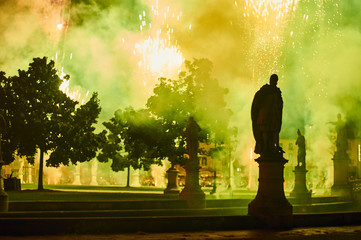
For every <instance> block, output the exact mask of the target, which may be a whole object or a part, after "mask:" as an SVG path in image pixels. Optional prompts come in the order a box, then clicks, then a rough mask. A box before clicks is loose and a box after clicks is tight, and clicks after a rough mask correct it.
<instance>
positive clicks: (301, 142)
mask: <svg viewBox="0 0 361 240" xmlns="http://www.w3.org/2000/svg"><path fill="white" fill-rule="evenodd" d="M297 134H298V137H297V140H296V145H297V146H298V152H297V167H302V168H303V169H306V141H305V137H304V136H303V135H302V134H301V131H300V129H298V130H297Z"/></svg>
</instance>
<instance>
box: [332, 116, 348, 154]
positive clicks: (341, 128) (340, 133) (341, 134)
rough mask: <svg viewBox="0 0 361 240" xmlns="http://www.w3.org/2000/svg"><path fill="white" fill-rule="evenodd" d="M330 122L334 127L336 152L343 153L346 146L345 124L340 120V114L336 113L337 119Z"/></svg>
mask: <svg viewBox="0 0 361 240" xmlns="http://www.w3.org/2000/svg"><path fill="white" fill-rule="evenodd" d="M330 123H331V124H333V125H335V128H336V134H337V136H336V147H337V152H339V153H345V152H346V151H347V148H348V143H347V132H346V124H345V122H344V121H343V120H342V116H341V114H340V113H339V114H337V121H336V122H330Z"/></svg>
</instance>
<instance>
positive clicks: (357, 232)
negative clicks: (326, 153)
mask: <svg viewBox="0 0 361 240" xmlns="http://www.w3.org/2000/svg"><path fill="white" fill-rule="evenodd" d="M87 239H92V240H93V239H94V240H116V239H120V240H138V239H141V240H142V239H143V240H156V239H167V240H196V239H197V240H198V239H199V240H206V239H209V240H210V239H216V240H225V239H231V240H233V239H245V240H252V239H262V240H278V239H286V240H287V239H290V240H291V239H292V240H303V239H312V240H326V239H327V240H346V239H347V240H356V239H357V240H359V239H361V226H346V227H322V228H320V227H319V228H296V229H292V230H286V231H270V230H242V231H202V232H180V233H144V232H138V233H133V234H116V235H64V236H23V237H7V236H2V237H1V240H87Z"/></svg>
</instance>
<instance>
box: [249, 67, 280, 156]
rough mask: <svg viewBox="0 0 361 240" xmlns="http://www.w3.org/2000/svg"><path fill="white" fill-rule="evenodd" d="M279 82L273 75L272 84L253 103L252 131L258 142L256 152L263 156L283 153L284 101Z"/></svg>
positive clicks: (261, 91) (257, 94)
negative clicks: (281, 140) (281, 137)
mask: <svg viewBox="0 0 361 240" xmlns="http://www.w3.org/2000/svg"><path fill="white" fill-rule="evenodd" d="M277 82H278V76H277V75H276V74H272V75H271V77H270V84H265V85H263V86H262V87H261V88H260V90H258V91H257V92H256V94H255V96H254V98H253V102H252V109H251V117H252V129H253V135H254V138H255V140H256V146H255V150H254V152H255V153H257V154H261V155H262V154H263V153H280V152H283V150H282V148H281V147H280V146H279V132H280V131H281V125H282V110H283V100H282V95H281V90H280V89H279V88H278V87H277Z"/></svg>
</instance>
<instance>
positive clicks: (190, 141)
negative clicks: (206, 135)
mask: <svg viewBox="0 0 361 240" xmlns="http://www.w3.org/2000/svg"><path fill="white" fill-rule="evenodd" d="M200 131H201V128H200V127H199V125H198V124H197V122H196V121H195V120H194V118H193V117H189V119H188V125H187V128H186V130H185V131H184V136H185V137H186V141H187V151H188V154H189V158H190V159H195V158H196V157H197V153H198V147H199V143H198V133H199V132H200Z"/></svg>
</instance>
